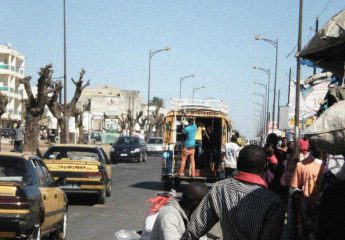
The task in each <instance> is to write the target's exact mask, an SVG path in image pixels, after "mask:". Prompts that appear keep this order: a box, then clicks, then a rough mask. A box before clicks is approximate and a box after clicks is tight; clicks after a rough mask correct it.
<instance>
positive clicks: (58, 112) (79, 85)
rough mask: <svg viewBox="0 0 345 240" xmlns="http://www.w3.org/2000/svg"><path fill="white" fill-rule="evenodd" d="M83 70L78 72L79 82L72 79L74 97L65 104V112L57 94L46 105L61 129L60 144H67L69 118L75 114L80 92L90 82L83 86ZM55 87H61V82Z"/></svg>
mask: <svg viewBox="0 0 345 240" xmlns="http://www.w3.org/2000/svg"><path fill="white" fill-rule="evenodd" d="M84 74H85V70H84V69H82V70H81V72H80V76H79V80H78V81H75V80H74V79H73V78H72V82H73V84H74V85H75V92H74V96H73V98H72V100H71V102H70V103H68V104H67V106H66V108H67V111H66V112H65V111H64V104H61V103H59V102H58V101H57V98H58V93H57V92H54V94H53V96H52V97H50V99H49V101H48V103H47V105H48V107H49V110H50V112H51V113H52V114H53V116H54V117H55V118H56V119H57V121H58V124H59V127H60V129H61V133H60V142H61V143H69V135H68V134H66V133H68V127H69V119H70V117H71V116H74V115H75V113H76V110H77V109H76V104H77V102H78V99H79V98H80V96H81V93H82V91H83V90H84V88H85V87H87V86H88V85H89V83H90V81H87V83H86V84H85V85H83V84H84V80H83V77H84ZM55 85H61V82H57V83H56V84H55Z"/></svg>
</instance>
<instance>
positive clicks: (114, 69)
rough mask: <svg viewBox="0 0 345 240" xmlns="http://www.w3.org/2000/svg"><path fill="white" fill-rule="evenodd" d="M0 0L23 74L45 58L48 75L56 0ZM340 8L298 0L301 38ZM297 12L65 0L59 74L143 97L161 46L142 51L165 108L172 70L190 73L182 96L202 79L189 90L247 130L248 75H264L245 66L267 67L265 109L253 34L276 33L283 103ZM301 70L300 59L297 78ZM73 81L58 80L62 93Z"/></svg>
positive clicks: (264, 0)
mask: <svg viewBox="0 0 345 240" xmlns="http://www.w3.org/2000/svg"><path fill="white" fill-rule="evenodd" d="M0 3H1V10H0V11H1V16H0V24H1V33H0V43H11V44H12V47H13V48H14V49H16V50H17V51H19V52H20V53H22V54H23V55H24V56H25V58H26V67H25V74H26V75H30V76H32V77H33V79H37V72H38V71H39V69H40V67H42V66H44V65H46V64H48V63H52V64H53V68H54V77H61V76H63V0H33V1H27V0H0ZM343 9H345V2H344V1H343V0H304V8H303V41H302V45H305V44H306V43H307V42H308V41H309V40H310V38H311V37H312V36H313V34H314V29H315V27H314V25H315V19H316V17H319V21H320V27H322V25H323V24H324V23H325V22H326V21H327V20H328V19H329V18H330V17H332V16H333V15H335V14H336V13H338V12H339V11H341V10H343ZM298 11H299V1H298V0H294V1H292V0H279V1H277V0H241V1H234V0H213V1H211V0H203V1H200V0H199V1H196V0H189V1H187V0H184V1H183V0H170V1H162V0H150V1H149V0H136V1H134V0H117V1H114V0H97V1H96V0H66V18H67V77H68V79H70V78H72V77H73V78H78V76H79V72H80V70H81V68H85V70H86V75H85V78H87V79H90V83H91V87H95V86H98V85H109V86H115V87H118V88H120V89H127V90H139V91H140V94H141V96H142V97H143V98H144V100H145V101H146V100H147V89H148V87H147V85H148V62H149V60H148V59H149V52H150V50H159V49H162V48H165V47H169V48H171V50H170V51H163V52H159V53H157V54H156V55H155V56H154V57H153V58H152V62H151V97H152V96H158V97H161V98H163V99H164V101H165V102H166V105H167V107H169V102H170V99H171V98H176V97H179V83H180V78H181V77H184V76H188V75H191V74H194V75H195V77H194V78H188V79H186V80H185V81H184V82H183V86H182V97H184V98H191V97H192V91H193V87H194V88H198V87H201V86H205V88H204V89H200V90H198V91H196V92H195V98H198V99H199V98H200V99H209V98H213V99H222V100H223V101H225V103H227V104H228V106H229V114H230V117H231V119H232V120H233V122H234V126H235V128H236V129H238V130H239V131H240V133H241V134H242V135H244V136H247V137H252V136H254V134H255V130H256V124H257V121H256V120H255V118H257V117H256V115H258V112H257V111H256V110H255V109H257V110H259V108H260V107H259V106H256V105H254V104H253V102H257V103H260V102H262V98H260V96H255V95H253V92H257V93H264V89H263V88H262V87H260V86H259V85H254V84H253V82H254V81H257V82H261V83H267V77H266V75H265V73H264V72H261V71H258V70H254V69H252V66H253V65H256V66H259V67H262V68H269V69H271V100H270V102H271V106H270V108H272V99H273V98H272V96H273V79H274V66H275V48H274V47H273V46H272V45H270V44H269V43H267V42H264V41H256V40H255V39H254V37H255V35H257V34H260V35H262V36H263V37H265V38H267V39H271V40H276V39H278V40H279V57H278V74H277V91H278V89H280V90H281V100H280V104H281V105H286V104H287V92H288V72H289V68H292V76H293V77H295V75H296V71H295V69H296V59H295V57H294V54H295V52H296V50H295V47H296V45H297V31H298ZM291 52H292V54H291V55H290V56H289V57H288V55H289V53H291ZM311 73H312V69H310V68H305V67H303V68H302V77H303V78H304V77H307V76H309V75H310V74H311ZM34 82H35V81H34V80H33V83H34ZM73 87H74V86H73V84H72V83H71V82H68V97H69V98H70V97H71V96H72V94H73V91H74V88H73ZM276 101H278V100H276ZM276 105H277V102H276ZM276 119H277V117H276Z"/></svg>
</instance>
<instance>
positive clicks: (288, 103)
mask: <svg viewBox="0 0 345 240" xmlns="http://www.w3.org/2000/svg"><path fill="white" fill-rule="evenodd" d="M290 88H291V68H290V70H289V87H288V106H289V104H290V90H291V89H290Z"/></svg>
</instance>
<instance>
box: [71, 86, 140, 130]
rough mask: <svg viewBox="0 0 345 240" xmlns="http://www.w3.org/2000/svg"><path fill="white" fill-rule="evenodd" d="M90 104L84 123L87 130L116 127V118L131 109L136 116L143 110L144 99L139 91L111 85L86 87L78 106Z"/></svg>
mask: <svg viewBox="0 0 345 240" xmlns="http://www.w3.org/2000/svg"><path fill="white" fill-rule="evenodd" d="M85 104H89V107H90V114H88V118H89V119H88V120H87V121H85V120H86V119H84V124H85V125H87V127H86V129H87V130H103V129H113V128H114V127H115V128H116V125H117V124H116V118H119V117H120V116H121V114H126V113H127V111H128V109H130V110H131V111H132V112H133V114H134V116H135V115H136V113H138V112H140V111H141V110H142V105H143V99H142V97H141V96H140V95H139V91H132V90H120V89H118V88H115V87H111V86H98V87H94V88H91V87H88V88H85V89H84V90H83V92H82V94H81V97H80V99H79V100H78V103H77V108H82V107H83V105H85Z"/></svg>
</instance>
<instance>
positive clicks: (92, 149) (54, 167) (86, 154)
mask: <svg viewBox="0 0 345 240" xmlns="http://www.w3.org/2000/svg"><path fill="white" fill-rule="evenodd" d="M43 159H44V162H45V164H46V165H47V167H48V168H49V170H50V172H51V173H52V175H53V176H54V178H61V177H63V178H66V183H65V184H64V185H63V186H61V188H62V189H63V190H64V191H65V192H66V193H68V194H78V195H79V194H93V195H97V197H98V203H100V204H104V203H105V199H106V197H110V196H111V188H112V172H111V164H110V161H109V159H108V157H107V154H106V153H105V152H104V150H103V148H101V147H99V146H95V145H84V144H75V145H72V144H68V145H67V144H58V145H54V146H52V147H50V148H49V149H48V150H47V152H46V153H45V154H44V156H43Z"/></svg>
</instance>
